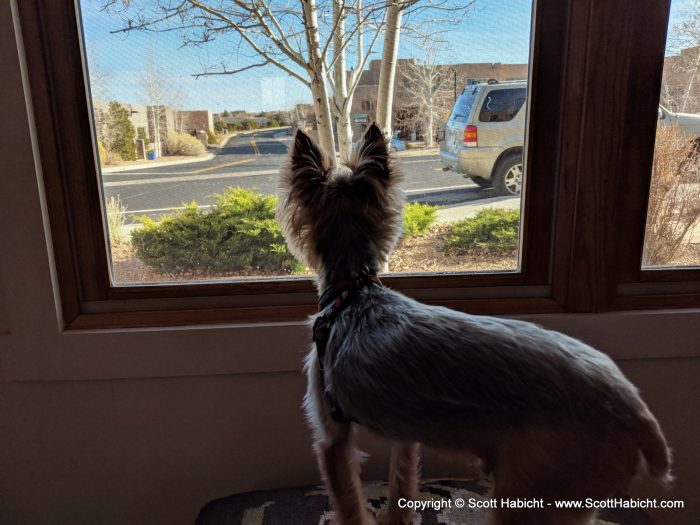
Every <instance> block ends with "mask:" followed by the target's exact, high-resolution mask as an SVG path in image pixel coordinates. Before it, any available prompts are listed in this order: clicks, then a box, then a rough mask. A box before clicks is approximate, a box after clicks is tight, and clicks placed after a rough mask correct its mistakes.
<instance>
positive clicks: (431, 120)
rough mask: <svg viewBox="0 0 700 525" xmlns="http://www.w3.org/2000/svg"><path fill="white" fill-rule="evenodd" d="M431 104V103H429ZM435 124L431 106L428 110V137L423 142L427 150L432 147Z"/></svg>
mask: <svg viewBox="0 0 700 525" xmlns="http://www.w3.org/2000/svg"><path fill="white" fill-rule="evenodd" d="M431 103H432V102H431ZM434 122H435V117H434V112H433V108H432V106H431V107H430V108H429V109H428V136H427V138H426V140H425V145H426V147H428V148H432V147H433V136H434V135H435V133H434V131H433V125H434V124H433V123H434Z"/></svg>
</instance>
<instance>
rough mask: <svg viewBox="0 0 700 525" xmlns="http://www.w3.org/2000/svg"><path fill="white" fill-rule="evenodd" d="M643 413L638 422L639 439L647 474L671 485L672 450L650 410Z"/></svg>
mask: <svg viewBox="0 0 700 525" xmlns="http://www.w3.org/2000/svg"><path fill="white" fill-rule="evenodd" d="M644 408H645V409H646V410H644V411H643V412H642V414H641V415H640V417H639V419H638V420H637V425H636V426H637V429H636V431H637V438H638V443H639V448H640V449H641V451H642V456H643V457H644V461H645V463H646V467H647V472H648V473H649V475H650V476H651V477H653V478H656V479H658V480H659V481H661V482H662V483H663V484H664V485H667V486H668V485H670V483H671V482H672V481H673V476H672V474H671V450H670V449H669V448H668V445H667V444H666V438H665V437H664V434H663V432H662V431H661V427H660V426H659V422H658V421H656V418H655V417H654V416H653V415H652V413H651V412H650V411H649V409H648V408H646V407H644Z"/></svg>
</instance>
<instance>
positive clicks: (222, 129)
mask: <svg viewBox="0 0 700 525" xmlns="http://www.w3.org/2000/svg"><path fill="white" fill-rule="evenodd" d="M214 130H215V131H216V132H217V133H226V131H228V128H227V126H226V123H225V122H224V121H223V120H217V121H216V122H214Z"/></svg>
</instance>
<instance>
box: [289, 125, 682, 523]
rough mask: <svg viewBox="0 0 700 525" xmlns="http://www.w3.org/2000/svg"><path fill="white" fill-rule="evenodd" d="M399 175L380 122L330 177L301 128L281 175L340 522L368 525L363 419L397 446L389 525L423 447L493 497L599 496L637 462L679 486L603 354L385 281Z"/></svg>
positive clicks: (315, 406) (397, 225)
mask: <svg viewBox="0 0 700 525" xmlns="http://www.w3.org/2000/svg"><path fill="white" fill-rule="evenodd" d="M400 182H401V172H400V169H399V168H398V166H397V165H396V162H395V160H394V159H393V158H392V156H391V154H390V153H389V151H388V149H387V143H386V140H385V138H384V136H383V134H382V132H381V131H380V129H379V128H378V127H377V126H376V125H372V126H371V127H370V128H369V129H368V130H367V131H366V133H365V135H364V137H363V138H362V140H361V141H360V142H359V144H358V145H357V147H356V148H355V150H354V151H353V153H352V155H351V158H350V159H349V160H348V161H346V163H345V164H344V165H342V166H339V167H332V163H331V162H329V160H328V157H327V156H326V154H325V153H324V152H323V151H321V149H320V148H319V147H318V146H317V145H316V144H315V143H314V141H313V140H311V139H310V138H309V137H308V136H307V135H306V134H304V133H303V132H302V131H297V133H296V136H295V138H294V144H293V146H292V148H291V151H290V156H289V159H288V161H287V164H286V165H285V167H284V168H283V169H282V171H281V173H280V205H279V207H278V211H277V218H278V221H279V223H280V225H281V227H282V231H283V234H284V237H285V239H286V241H287V245H288V246H289V248H290V250H291V252H292V253H293V254H294V255H295V256H296V257H297V258H298V259H299V260H301V261H304V263H306V264H307V265H308V266H309V267H310V268H313V269H314V270H315V271H316V273H317V287H318V290H319V294H320V300H319V309H320V312H319V313H318V314H317V315H315V316H313V317H312V318H311V323H312V325H313V339H314V343H313V344H312V346H311V351H310V352H309V354H308V357H307V358H306V362H305V365H306V366H305V370H306V374H307V380H308V388H307V392H306V396H305V399H304V408H305V412H306V416H307V419H308V421H309V423H310V426H311V427H312V429H313V435H314V438H313V439H314V443H315V445H314V448H315V452H316V454H317V459H318V463H319V468H320V471H321V473H322V477H323V479H324V482H325V484H326V487H327V490H328V493H329V496H330V498H331V502H332V504H333V507H334V509H335V511H336V516H337V520H338V522H339V523H340V524H342V525H367V524H370V523H373V520H374V518H373V516H372V515H371V513H370V512H369V510H368V509H367V503H366V501H365V498H364V496H363V492H362V486H361V482H360V467H359V461H358V453H357V452H356V450H355V447H354V443H353V436H354V427H355V425H362V426H364V427H367V428H369V429H370V430H371V431H373V432H375V433H377V434H379V435H381V436H384V437H386V438H388V439H389V440H391V441H392V451H391V461H390V472H389V507H388V509H387V511H386V513H385V514H384V515H382V516H381V517H380V522H381V523H382V524H397V525H398V524H402V525H405V524H409V523H412V522H415V521H413V520H415V516H414V515H412V514H411V511H409V510H407V509H403V508H400V507H399V505H398V502H399V500H400V499H401V498H406V499H408V500H411V499H415V498H416V497H417V481H418V477H419V474H418V470H419V463H420V461H419V446H421V445H425V446H428V447H435V448H437V449H443V450H449V451H458V452H465V453H469V454H470V455H475V456H477V457H478V458H480V459H481V460H482V462H483V464H484V466H485V469H486V470H487V471H488V472H490V473H491V474H492V475H493V478H494V497H495V498H496V499H497V500H498V501H500V500H501V499H502V498H510V499H516V498H520V499H523V498H534V499H544V500H545V501H553V500H583V499H585V498H593V499H597V500H601V499H606V498H608V497H610V496H611V495H613V494H615V493H616V492H617V491H618V490H624V489H625V488H626V487H627V486H628V484H629V482H630V481H631V479H632V478H633V477H634V476H635V475H636V473H637V471H638V468H639V466H640V458H643V460H644V463H645V464H646V471H647V473H648V475H650V476H651V477H654V478H658V479H660V480H663V481H665V482H670V479H671V475H670V451H669V448H668V446H667V444H666V440H665V438H664V435H663V433H662V431H661V428H660V426H659V424H658V422H657V421H656V419H655V418H654V416H653V415H652V413H651V412H650V411H649V409H648V408H647V406H646V405H645V403H644V401H642V399H641V397H640V396H639V394H638V392H637V389H636V388H635V387H634V386H633V385H632V383H630V381H628V380H627V379H626V378H625V376H624V375H623V374H622V372H621V371H620V370H619V368H618V367H617V366H616V365H615V364H614V363H613V361H612V360H611V359H610V358H608V357H607V356H606V355H604V354H603V353H601V352H599V351H597V350H595V349H593V348H591V347H590V346H588V345H586V344H584V343H582V342H581V341H578V340H576V339H573V338H571V337H568V336H566V335H563V334H561V333H557V332H554V331H549V330H545V329H543V328H541V327H539V326H536V325H534V324H531V323H528V322H523V321H515V320H508V319H500V318H495V317H487V316H477V315H468V314H465V313H461V312H457V311H453V310H450V309H447V308H443V307H439V306H429V305H425V304H422V303H419V302H417V301H415V300H413V299H411V298H409V297H406V296H405V295H402V294H400V293H398V292H396V291H393V290H390V289H389V288H385V287H382V286H381V284H380V282H379V280H378V279H377V277H376V274H377V272H378V271H379V270H380V269H381V268H382V267H383V265H384V264H385V261H386V260H387V258H388V256H389V253H390V252H391V250H392V248H393V247H394V245H395V243H396V242H397V240H398V239H399V237H400V235H401V231H402V212H403V206H404V198H403V193H402V191H401V190H400V187H399V186H400ZM594 518H595V511H594V510H589V509H566V510H565V509H556V508H555V507H554V505H552V506H547V505H545V506H544V508H539V509H528V510H522V509H521V510H513V509H509V508H503V507H501V508H498V509H496V510H495V511H494V514H493V516H492V520H493V523H494V524H495V525H583V524H588V523H590V522H591V521H592V520H593V519H594Z"/></svg>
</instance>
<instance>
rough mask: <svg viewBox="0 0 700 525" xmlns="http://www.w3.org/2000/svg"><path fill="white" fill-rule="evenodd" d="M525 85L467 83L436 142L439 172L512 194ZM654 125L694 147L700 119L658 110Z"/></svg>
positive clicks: (516, 188) (518, 176)
mask: <svg viewBox="0 0 700 525" xmlns="http://www.w3.org/2000/svg"><path fill="white" fill-rule="evenodd" d="M526 96H527V82H526V81H525V80H515V81H508V82H498V81H497V80H489V81H488V82H482V83H476V84H470V85H468V86H467V87H466V88H464V91H462V94H461V95H460V96H459V98H458V99H457V102H456V103H455V106H454V108H453V109H452V114H451V115H450V120H449V121H448V122H447V125H446V126H445V139H444V140H443V141H442V142H441V143H440V158H441V160H442V165H443V170H445V171H448V170H452V171H456V172H457V173H462V174H464V176H465V177H467V178H471V179H472V180H473V181H474V182H475V183H476V184H478V185H479V186H480V187H482V188H487V187H490V186H492V185H493V187H494V189H495V190H496V192H498V193H499V194H501V195H518V194H520V190H521V188H522V179H523V142H524V140H525V99H526ZM659 124H660V125H675V126H678V127H679V128H680V129H681V130H682V131H683V132H684V133H685V134H686V135H687V136H688V137H689V138H691V139H692V140H694V141H695V143H696V144H697V147H698V148H699V149H700V138H698V137H700V115H691V114H686V113H674V112H672V111H669V110H668V109H666V108H665V107H663V106H661V105H660V106H659Z"/></svg>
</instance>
